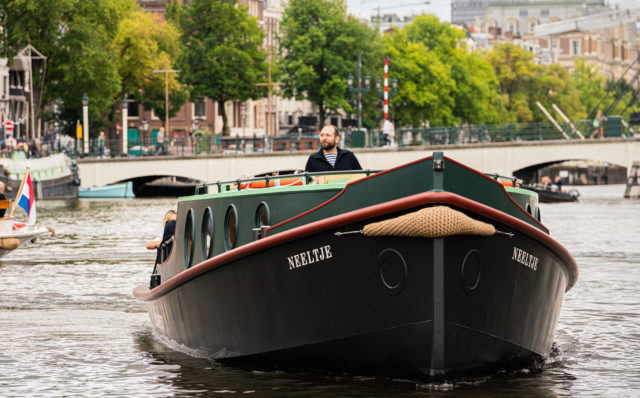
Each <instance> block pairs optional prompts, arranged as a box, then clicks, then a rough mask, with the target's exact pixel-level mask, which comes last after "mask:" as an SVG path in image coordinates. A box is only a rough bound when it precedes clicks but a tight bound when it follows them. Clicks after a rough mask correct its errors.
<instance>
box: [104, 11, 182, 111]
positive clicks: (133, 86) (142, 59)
mask: <svg viewBox="0 0 640 398" xmlns="http://www.w3.org/2000/svg"><path fill="white" fill-rule="evenodd" d="M114 47H115V51H116V54H117V56H118V58H117V59H118V72H119V74H120V77H121V87H120V92H119V93H118V96H117V99H122V98H123V97H125V96H127V95H129V94H133V95H134V97H135V99H136V101H138V102H140V103H142V106H143V107H144V108H145V109H151V110H153V111H154V113H155V114H156V115H158V116H161V117H162V118H164V114H165V105H166V98H165V75H164V74H163V73H154V70H165V69H170V68H171V66H172V65H173V64H174V63H175V62H176V60H177V58H178V56H179V55H180V33H179V32H178V30H177V28H176V27H175V26H173V24H171V23H169V22H166V21H165V20H164V19H163V18H162V17H160V16H159V15H157V14H152V13H147V12H144V11H143V10H142V9H140V8H136V9H134V10H132V12H130V13H129V14H128V15H127V16H126V17H125V18H124V19H123V20H122V21H121V22H120V25H119V26H118V32H117V34H116V36H115V39H114ZM168 80H169V93H170V95H169V99H170V101H169V117H172V116H175V114H176V113H177V111H178V110H179V109H180V108H181V107H182V105H184V104H185V103H186V102H187V99H188V97H189V93H188V91H187V88H186V87H185V86H184V85H183V84H182V83H180V82H179V80H178V78H177V76H176V74H175V73H170V74H169V79H168ZM114 105H115V106H117V102H116V103H114Z"/></svg>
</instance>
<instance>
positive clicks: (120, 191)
mask: <svg viewBox="0 0 640 398" xmlns="http://www.w3.org/2000/svg"><path fill="white" fill-rule="evenodd" d="M135 196H136V195H135V194H134V193H133V183H132V182H131V181H128V182H125V183H123V184H111V185H105V186H102V187H88V188H83V187H80V190H79V191H78V197H79V198H113V199H117V198H134V197H135Z"/></svg>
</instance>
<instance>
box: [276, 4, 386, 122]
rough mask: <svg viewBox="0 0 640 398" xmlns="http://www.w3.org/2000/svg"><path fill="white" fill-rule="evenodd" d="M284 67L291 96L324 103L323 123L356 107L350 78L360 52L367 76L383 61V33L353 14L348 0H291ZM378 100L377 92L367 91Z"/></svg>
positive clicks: (287, 93) (285, 18) (286, 21)
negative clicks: (372, 68)
mask: <svg viewBox="0 0 640 398" xmlns="http://www.w3.org/2000/svg"><path fill="white" fill-rule="evenodd" d="M280 51H281V58H280V62H279V70H280V71H281V73H282V78H283V80H284V81H285V82H286V83H287V84H286V86H284V89H283V94H284V95H285V96H286V97H296V98H297V99H303V98H304V99H308V100H309V101H311V102H313V103H314V104H316V105H318V108H319V111H318V116H319V119H318V122H319V124H323V122H324V120H325V118H326V117H327V116H329V115H331V114H334V113H336V112H338V111H339V110H340V109H345V110H346V111H347V112H352V111H354V109H352V106H351V105H350V103H349V102H348V101H347V100H346V98H350V97H355V94H351V93H349V91H348V84H347V77H348V75H349V74H353V75H354V76H355V75H356V70H357V55H358V54H360V53H361V54H362V58H363V61H362V64H363V65H364V67H363V72H362V76H363V77H364V75H365V74H366V73H367V72H369V73H370V71H371V69H370V66H371V65H373V64H374V57H377V63H378V65H379V63H380V62H381V60H382V54H381V51H380V44H379V39H378V35H377V33H376V32H375V31H373V30H372V29H370V28H369V27H367V26H366V25H364V24H361V23H360V22H358V21H357V20H356V19H355V18H353V17H351V16H348V15H347V13H346V8H345V6H344V2H343V1H342V0H291V1H290V2H289V5H288V7H287V9H286V10H285V13H284V16H283V19H282V24H281V36H280ZM354 80H355V78H354ZM367 98H368V102H369V103H372V102H373V103H375V93H374V92H373V91H372V92H370V95H369V96H367Z"/></svg>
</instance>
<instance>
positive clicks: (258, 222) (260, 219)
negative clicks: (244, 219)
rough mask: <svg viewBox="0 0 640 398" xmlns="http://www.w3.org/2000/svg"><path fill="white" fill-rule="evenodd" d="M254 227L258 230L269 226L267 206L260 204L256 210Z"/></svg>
mask: <svg viewBox="0 0 640 398" xmlns="http://www.w3.org/2000/svg"><path fill="white" fill-rule="evenodd" d="M254 225H255V228H260V227H263V226H265V225H271V212H270V211H269V205H267V204H266V203H265V202H261V203H260V205H259V206H258V208H257V209H256V215H255V219H254Z"/></svg>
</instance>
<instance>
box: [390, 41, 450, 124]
mask: <svg viewBox="0 0 640 398" xmlns="http://www.w3.org/2000/svg"><path fill="white" fill-rule="evenodd" d="M385 48H386V52H387V54H389V57H390V58H391V60H393V61H394V63H393V65H394V68H393V71H394V76H397V77H398V80H399V87H398V93H397V94H396V95H395V97H394V99H393V101H392V110H393V114H394V115H395V120H396V124H398V125H410V126H421V125H423V124H424V123H426V122H427V121H428V122H429V123H430V124H431V125H448V124H452V123H453V122H454V115H453V111H452V110H453V107H454V100H453V96H452V92H453V90H454V88H455V85H454V83H453V80H452V79H451V74H450V69H449V68H448V67H447V66H446V65H445V64H444V63H443V62H442V60H441V59H440V57H438V54H436V53H435V52H433V51H429V50H428V49H427V47H426V45H425V44H424V43H422V42H414V41H411V40H409V36H408V33H407V31H406V30H404V29H401V30H396V31H395V32H394V33H393V35H391V36H388V37H387V38H386V40H385Z"/></svg>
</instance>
